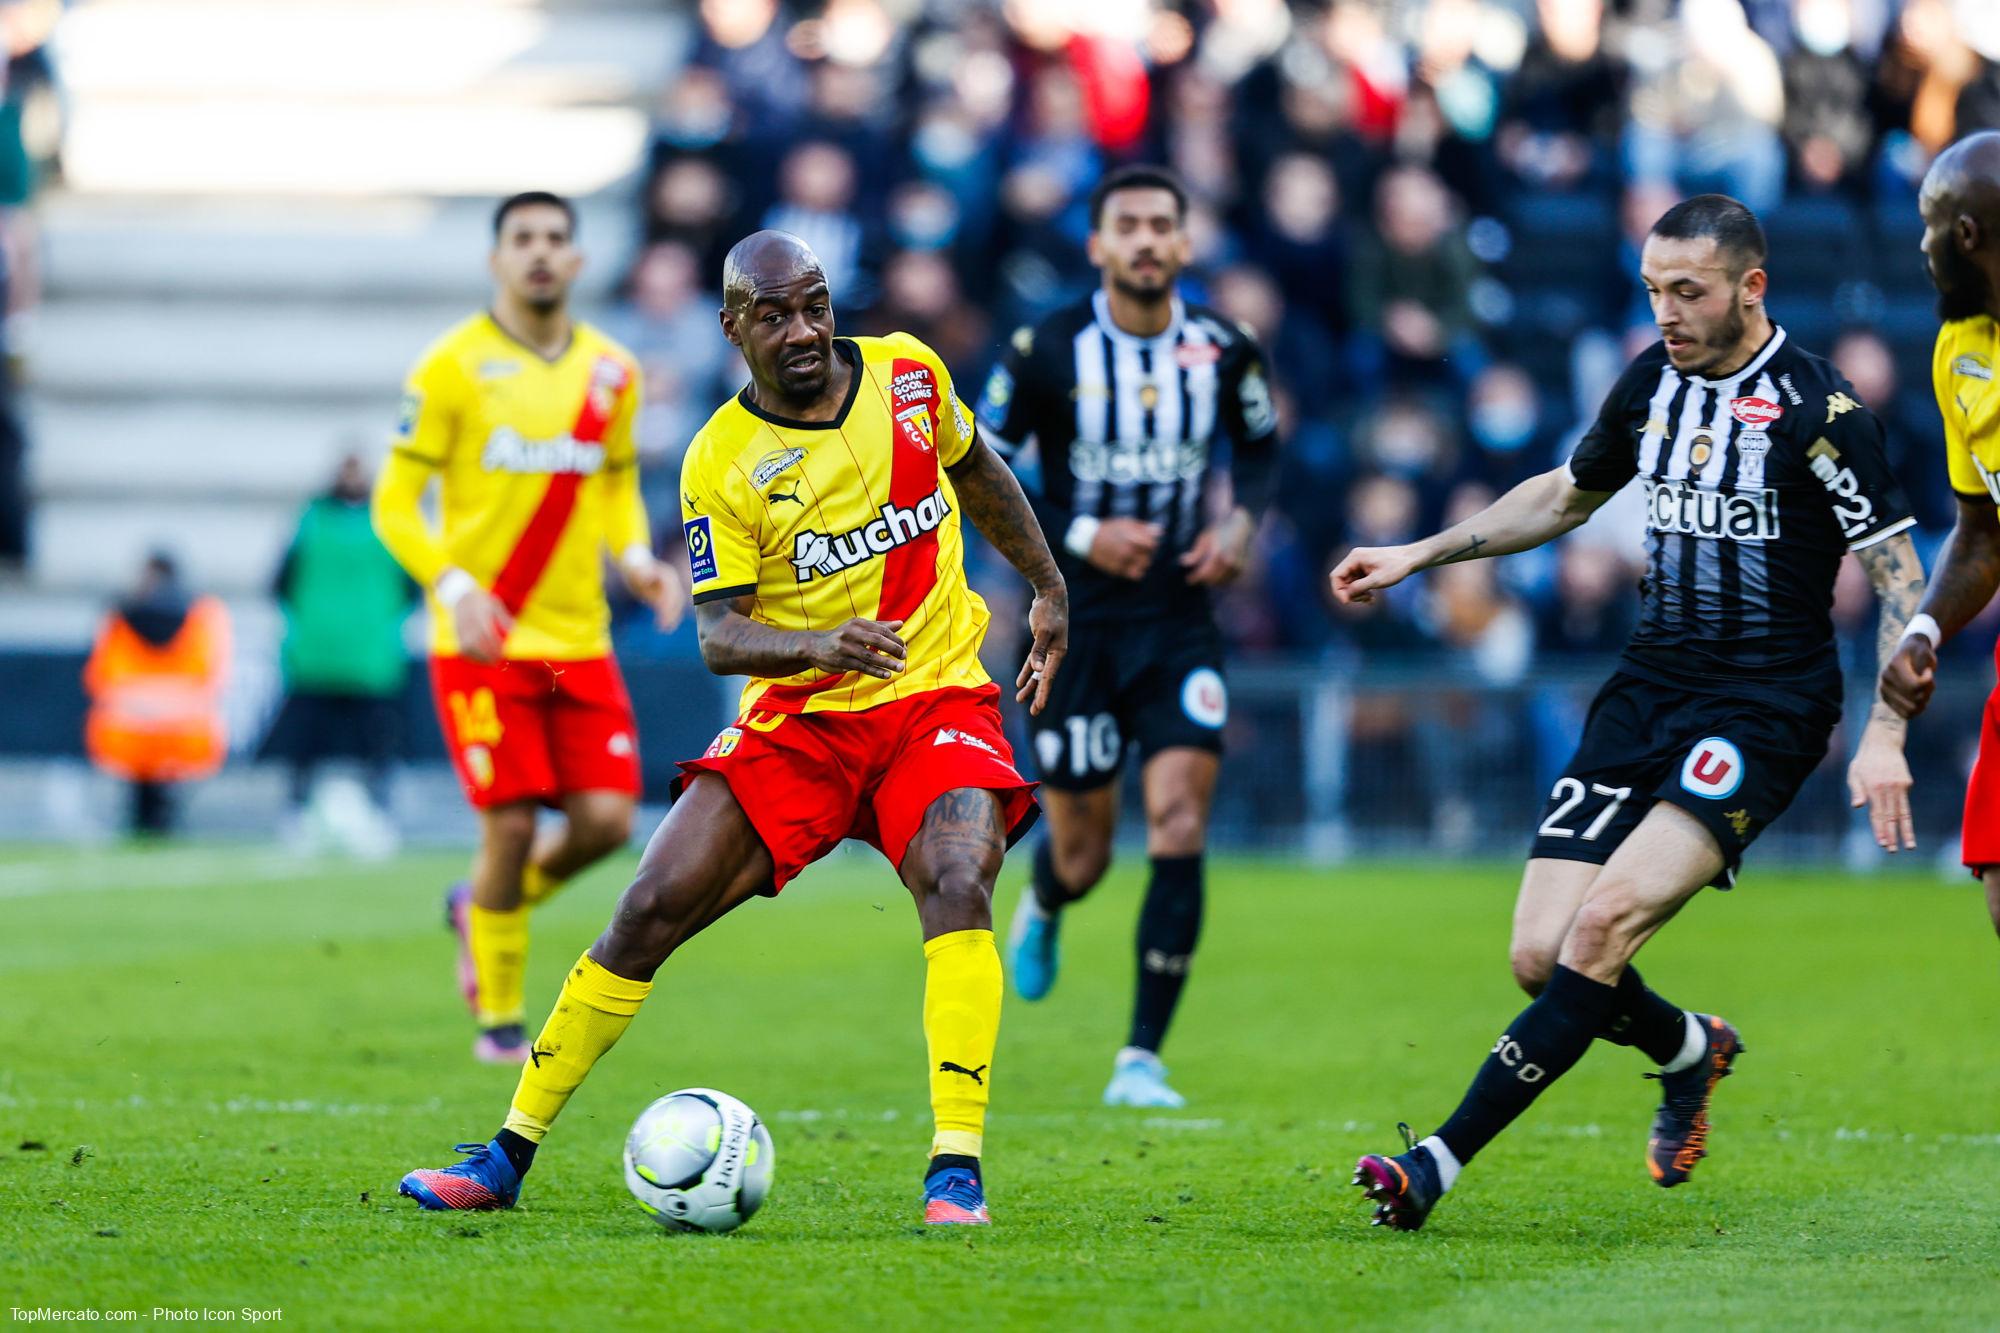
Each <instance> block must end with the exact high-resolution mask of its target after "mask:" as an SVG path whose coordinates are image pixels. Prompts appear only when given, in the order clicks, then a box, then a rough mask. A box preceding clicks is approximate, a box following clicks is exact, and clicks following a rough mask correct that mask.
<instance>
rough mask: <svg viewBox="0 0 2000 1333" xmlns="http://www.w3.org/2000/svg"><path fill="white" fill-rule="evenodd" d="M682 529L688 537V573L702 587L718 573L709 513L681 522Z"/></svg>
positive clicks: (696, 584) (697, 585)
mask: <svg viewBox="0 0 2000 1333" xmlns="http://www.w3.org/2000/svg"><path fill="white" fill-rule="evenodd" d="M681 531H682V532H683V533H684V534H685V535H686V537H687V548H688V574H689V576H690V577H692V578H693V579H694V581H695V586H696V587H700V586H701V585H702V584H704V583H706V582H708V581H709V580H710V579H712V578H714V577H715V575H716V565H715V537H714V535H713V534H712V533H711V532H710V531H709V524H708V515H707V514H703V515H702V516H701V517H700V518H691V519H689V520H688V521H687V522H685V523H683V524H681Z"/></svg>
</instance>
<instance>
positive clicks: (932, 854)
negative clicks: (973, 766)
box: [917, 787, 1007, 866]
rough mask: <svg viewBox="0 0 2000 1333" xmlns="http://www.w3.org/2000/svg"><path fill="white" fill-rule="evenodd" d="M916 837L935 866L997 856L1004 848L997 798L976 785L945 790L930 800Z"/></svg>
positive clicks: (977, 862) (1004, 836) (1004, 839)
mask: <svg viewBox="0 0 2000 1333" xmlns="http://www.w3.org/2000/svg"><path fill="white" fill-rule="evenodd" d="M917 839H918V841H919V842H920V843H921V845H922V847H923V851H924V855H925V858H926V860H927V861H929V862H930V863H931V864H932V865H934V866H941V865H947V864H952V863H954V862H960V861H969V862H971V863H973V864H975V865H979V864H984V863H985V862H986V861H987V860H989V859H997V858H998V857H1000V856H1001V855H1003V854H1004V853H1005V852H1006V850H1007V847H1006V844H1007V830H1006V829H1005V828H1004V827H1003V826H1002V823H1001V819H1000V799H999V798H998V797H997V796H995V795H994V794H993V793H992V792H990V791H986V790H983V789H981V788H976V787H960V788H957V789H956V790H953V791H948V792H946V793H945V794H944V795H942V796H940V797H938V798H937V800H935V801H933V802H932V803H931V808H930V810H929V811H928V812H927V813H926V814H925V815H924V823H923V827H922V828H921V829H920V830H919V831H918V833H917Z"/></svg>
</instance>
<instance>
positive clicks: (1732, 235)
mask: <svg viewBox="0 0 2000 1333" xmlns="http://www.w3.org/2000/svg"><path fill="white" fill-rule="evenodd" d="M1653 235H1655V236H1660V237H1664V238H1665V239H1667V240H1670V241H1692V240H1696V239H1698V238H1700V237H1703V236H1706V237H1708V238H1709V239H1710V240H1712V241H1714V242H1715V248H1716V251H1717V252H1718V253H1719V254H1722V255H1725V256H1727V258H1728V261H1729V268H1730V271H1731V272H1732V273H1735V274H1739V275H1740V274H1743V273H1747V272H1749V271H1750V270H1751V269H1753V268H1761V267H1762V266H1763V263H1764V257H1765V255H1766V254H1767V253H1769V252H1768V251H1767V250H1766V249H1765V245H1764V228H1763V226H1762V225H1761V224H1759V223H1758V221H1757V215H1756V214H1755V213H1752V212H1751V211H1750V210H1749V209H1748V208H1747V207H1745V206H1744V205H1743V204H1742V203H1741V202H1740V201H1738V200H1735V199H1731V198H1730V197H1729V196H1728V195H1726V194H1698V195H1696V196H1695V197H1694V198H1692V199H1688V200H1684V201H1682V202H1681V203H1678V204H1675V205H1674V206H1673V207H1672V208H1670V209H1668V210H1667V211H1666V212H1664V213H1662V214H1661V215H1660V220H1659V221H1658V222H1655V223H1654V224H1653Z"/></svg>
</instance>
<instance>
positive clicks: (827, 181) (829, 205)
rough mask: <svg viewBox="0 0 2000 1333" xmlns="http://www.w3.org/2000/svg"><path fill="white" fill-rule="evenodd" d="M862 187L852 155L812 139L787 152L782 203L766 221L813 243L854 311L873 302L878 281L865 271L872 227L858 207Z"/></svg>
mask: <svg viewBox="0 0 2000 1333" xmlns="http://www.w3.org/2000/svg"><path fill="white" fill-rule="evenodd" d="M857 183H858V177H857V174H856V170H855V166H854V158H853V155H852V154H850V153H849V152H848V151H847V150H846V149H845V148H842V147H840V146H839V145H838V144H833V143H828V142H826V141H825V140H823V139H819V140H808V141H807V142H805V143H802V144H799V145H798V146H797V147H795V148H793V149H792V150H791V151H790V152H788V153H786V154H785V157H784V161H783V162H782V163H781V164H780V166H779V168H778V202H777V203H775V204H773V205H772V206H771V207H770V209H769V211H767V212H766V213H765V214H764V220H763V222H762V223H761V225H762V226H766V227H774V228H776V229H777V230H779V231H788V232H790V233H792V235H794V236H797V237H799V238H801V239H802V240H804V241H805V242H806V244H808V245H810V246H811V247H812V248H813V253H814V254H817V255H818V256H819V259H820V263H821V265H822V266H824V268H825V269H826V282H827V286H828V287H829V288H830V289H832V290H833V291H834V292H836V293H838V295H839V298H840V300H841V301H842V302H843V303H844V304H845V305H847V306H849V307H850V308H859V307H862V306H866V305H867V304H868V303H869V302H870V300H872V299H873V283H872V281H869V280H868V279H866V278H864V277H863V273H862V261H863V259H864V257H865V256H866V255H867V254H868V247H867V246H866V244H865V242H866V240H867V239H868V228H867V226H866V224H865V223H864V221H863V219H862V217H861V215H860V212H859V211H858V210H857V209H856V208H855V198H856V194H857Z"/></svg>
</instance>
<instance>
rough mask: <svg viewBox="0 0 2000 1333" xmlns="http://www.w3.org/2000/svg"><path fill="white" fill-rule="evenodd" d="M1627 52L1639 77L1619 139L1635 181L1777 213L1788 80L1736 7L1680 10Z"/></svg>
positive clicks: (1695, 1) (1729, 0)
mask: <svg viewBox="0 0 2000 1333" xmlns="http://www.w3.org/2000/svg"><path fill="white" fill-rule="evenodd" d="M1627 52H1628V55H1629V56H1630V58H1631V59H1632V61H1633V64H1634V69H1635V73H1636V76H1637V78H1636V82H1635V83H1634V85H1633V90H1632V96H1631V101H1630V107H1629V114H1630V117H1631V120H1630V124H1629V125H1628V126H1627V128H1626V131H1625V158H1626V163H1627V167H1628V169H1629V171H1630V173H1631V175H1632V177H1633V178H1634V179H1636V180H1642V181H1657V182H1662V183H1666V184H1672V185H1678V186H1679V187H1681V188H1682V189H1684V190H1686V191H1687V192H1688V193H1689V194H1701V193H1704V192H1708V191H1716V192H1719V193H1722V194H1729V195H1734V196H1735V197H1736V198H1738V199H1740V200H1742V201H1743V202H1744V203H1745V204H1747V205H1749V206H1750V208H1751V209H1752V210H1753V211H1755V212H1760V213H1761V212H1763V211H1764V210H1765V209H1768V208H1770V207H1771V205H1773V204H1775V203H1776V202H1777V201H1778V198H1779V195H1780V194H1781V193H1782V191H1783V189H1784V183H1785V155H1784V145H1783V141H1782V140H1781V139H1780V138H1779V136H1778V125H1779V122H1780V120H1781V119H1782V117H1783V115H1784V107H1785V90H1784V79H1783V76H1782V74H1781V73H1780V71H1779V68H1778V58H1777V57H1776V56H1775V55H1773V54H1772V52H1771V48H1770V47H1769V46H1768V45H1766V44H1765V42H1764V40H1763V39H1762V38H1761V37H1759V36H1757V34H1756V33H1754V32H1752V31H1751V30H1750V23H1749V20H1748V19H1747V18H1746V17H1745V16H1744V12H1743V6H1742V5H1741V3H1739V0H1682V4H1681V6H1680V9H1679V12H1678V14H1676V15H1672V16H1670V17H1665V18H1663V19H1662V20H1660V21H1659V22H1657V23H1655V24H1653V25H1651V26H1649V27H1648V28H1645V29H1643V30H1642V31H1641V32H1640V33H1639V34H1637V36H1636V38H1635V40H1633V41H1631V42H1630V43H1629V44H1628V47H1627Z"/></svg>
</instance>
